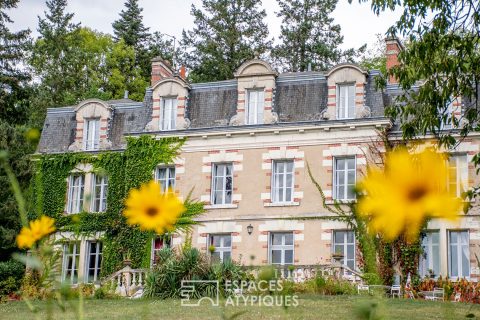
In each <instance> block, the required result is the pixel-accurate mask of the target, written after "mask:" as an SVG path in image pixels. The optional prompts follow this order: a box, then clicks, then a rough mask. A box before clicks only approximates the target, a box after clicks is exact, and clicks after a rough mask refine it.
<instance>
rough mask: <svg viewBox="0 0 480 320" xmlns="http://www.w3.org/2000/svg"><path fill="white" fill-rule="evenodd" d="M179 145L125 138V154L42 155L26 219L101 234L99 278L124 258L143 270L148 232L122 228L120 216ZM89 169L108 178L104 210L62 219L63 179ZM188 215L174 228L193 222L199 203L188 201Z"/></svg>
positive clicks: (170, 141)
mask: <svg viewBox="0 0 480 320" xmlns="http://www.w3.org/2000/svg"><path fill="white" fill-rule="evenodd" d="M182 144H183V140H180V139H178V138H166V139H155V138H154V137H151V136H147V135H144V136H140V137H138V138H127V147H126V149H125V150H124V151H119V152H104V153H100V154H87V153H63V154H55V155H41V156H38V157H37V158H36V159H34V160H35V169H36V174H35V176H34V178H33V180H32V187H31V189H32V190H31V192H32V193H33V194H34V197H33V198H34V199H33V200H34V201H33V203H32V204H31V208H30V218H35V217H37V216H39V215H42V214H44V215H47V216H50V217H52V218H55V220H56V226H57V229H58V230H59V231H70V232H75V233H78V234H80V233H82V234H85V233H93V232H98V231H103V232H104V236H103V243H104V249H103V260H102V275H109V274H111V273H113V272H115V271H117V270H118V269H119V268H121V267H122V261H123V259H124V258H125V257H127V256H128V257H129V258H130V260H132V266H133V267H148V266H149V263H150V256H149V254H148V253H149V252H150V249H151V248H150V246H151V239H152V237H153V236H154V234H153V233H150V232H144V231H140V230H139V229H138V228H136V227H131V226H129V225H128V224H127V223H126V220H125V218H124V217H123V215H122V214H121V212H122V210H123V208H124V201H125V198H126V197H127V195H128V192H129V190H130V189H132V188H137V187H139V186H140V185H141V184H142V183H145V182H147V181H150V180H151V179H152V175H153V172H154V170H155V167H156V166H157V165H158V164H160V163H164V164H168V163H172V162H173V159H174V158H175V157H176V155H177V154H178V152H179V149H180V148H181V146H182ZM81 163H84V164H90V165H92V166H93V171H94V172H100V173H102V174H105V175H107V176H108V193H107V209H106V211H105V212H101V213H91V212H81V213H78V214H69V215H66V214H65V212H64V210H65V202H66V194H67V179H68V176H69V175H70V172H71V171H72V170H73V169H74V168H75V167H76V166H77V165H78V164H81ZM185 205H186V207H187V211H186V212H185V213H184V214H183V215H182V218H181V219H180V221H179V223H178V228H180V229H187V228H188V227H189V226H191V225H192V224H193V223H194V222H193V218H195V217H196V216H197V215H199V214H201V213H202V212H203V204H201V203H199V202H196V201H192V200H191V199H190V197H187V200H186V202H185Z"/></svg>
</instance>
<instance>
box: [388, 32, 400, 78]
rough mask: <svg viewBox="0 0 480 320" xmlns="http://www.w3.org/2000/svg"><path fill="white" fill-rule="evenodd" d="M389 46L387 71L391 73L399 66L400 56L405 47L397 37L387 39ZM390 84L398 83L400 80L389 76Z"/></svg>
mask: <svg viewBox="0 0 480 320" xmlns="http://www.w3.org/2000/svg"><path fill="white" fill-rule="evenodd" d="M385 43H386V45H387V51H386V56H387V71H390V69H392V68H393V67H395V66H397V65H398V64H399V63H398V54H399V53H400V51H402V50H403V48H404V47H403V45H402V43H401V42H400V40H398V38H396V37H389V38H386V39H385ZM388 83H398V80H397V79H396V78H395V77H394V76H392V75H389V76H388Z"/></svg>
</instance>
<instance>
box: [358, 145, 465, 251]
mask: <svg viewBox="0 0 480 320" xmlns="http://www.w3.org/2000/svg"><path fill="white" fill-rule="evenodd" d="M448 171H449V166H448V161H447V157H446V155H445V154H441V153H437V152H434V151H433V150H430V149H426V150H425V151H423V152H421V153H419V154H414V155H412V154H409V153H408V151H407V150H406V149H404V148H400V149H397V150H395V151H393V152H391V153H389V154H387V157H386V161H385V167H384V169H383V170H380V169H370V170H369V172H368V175H367V176H366V177H365V178H364V179H363V181H361V182H360V183H359V184H358V185H357V188H358V190H359V192H360V193H361V194H363V196H362V197H361V198H360V199H359V202H358V206H357V210H358V213H359V214H360V215H361V216H363V217H366V218H367V219H368V221H369V229H370V231H371V232H373V233H379V234H382V235H383V238H384V239H385V240H387V241H392V240H395V239H396V238H398V237H399V236H400V235H404V236H405V238H406V239H407V241H409V242H413V241H415V240H416V239H417V238H418V235H419V232H420V229H421V228H422V226H423V225H424V223H425V222H426V220H427V219H429V218H445V219H450V220H455V219H456V218H457V217H458V214H459V212H460V210H461V208H462V200H461V199H460V198H458V197H455V196H454V195H452V192H449V190H448V184H447V181H448Z"/></svg>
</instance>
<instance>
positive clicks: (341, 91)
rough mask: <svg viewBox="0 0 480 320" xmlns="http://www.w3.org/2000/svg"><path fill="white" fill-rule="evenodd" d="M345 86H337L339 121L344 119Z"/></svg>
mask: <svg viewBox="0 0 480 320" xmlns="http://www.w3.org/2000/svg"><path fill="white" fill-rule="evenodd" d="M345 93H346V92H345V86H338V96H339V99H338V100H339V101H338V117H339V118H340V119H343V118H345V117H346V114H345V110H346V108H345V96H346V94H345Z"/></svg>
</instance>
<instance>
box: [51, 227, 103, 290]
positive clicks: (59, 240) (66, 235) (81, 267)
mask: <svg viewBox="0 0 480 320" xmlns="http://www.w3.org/2000/svg"><path fill="white" fill-rule="evenodd" d="M53 237H54V238H55V243H56V244H55V245H54V249H55V250H56V251H60V252H61V253H62V270H61V272H62V277H63V245H64V244H65V243H68V242H71V241H72V242H73V241H78V242H80V256H79V263H78V278H79V279H83V278H84V275H85V272H86V268H87V265H86V262H87V254H88V252H87V247H88V245H87V242H89V241H102V237H103V232H95V233H92V234H88V235H87V234H85V235H76V234H75V233H73V232H69V231H68V232H57V233H55V234H54V236H53ZM84 282H85V281H82V282H78V283H77V284H75V285H74V287H75V286H78V284H81V283H84Z"/></svg>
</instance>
